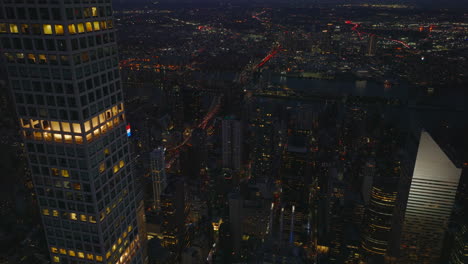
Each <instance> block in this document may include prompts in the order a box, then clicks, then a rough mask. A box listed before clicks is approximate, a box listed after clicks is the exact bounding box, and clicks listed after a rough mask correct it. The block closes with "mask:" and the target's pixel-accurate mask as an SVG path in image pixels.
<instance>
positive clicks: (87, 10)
mask: <svg viewBox="0 0 468 264" xmlns="http://www.w3.org/2000/svg"><path fill="white" fill-rule="evenodd" d="M83 16H84V17H85V18H88V17H90V9H89V8H88V7H86V8H84V9H83Z"/></svg>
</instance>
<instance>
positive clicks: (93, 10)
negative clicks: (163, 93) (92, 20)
mask: <svg viewBox="0 0 468 264" xmlns="http://www.w3.org/2000/svg"><path fill="white" fill-rule="evenodd" d="M91 14H92V15H93V17H96V16H98V9H97V7H94V6H93V7H91Z"/></svg>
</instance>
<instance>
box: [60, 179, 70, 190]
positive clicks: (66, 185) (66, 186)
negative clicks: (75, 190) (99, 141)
mask: <svg viewBox="0 0 468 264" xmlns="http://www.w3.org/2000/svg"><path fill="white" fill-rule="evenodd" d="M57 187H60V186H57ZM63 187H64V188H66V189H70V182H69V181H64V182H63Z"/></svg>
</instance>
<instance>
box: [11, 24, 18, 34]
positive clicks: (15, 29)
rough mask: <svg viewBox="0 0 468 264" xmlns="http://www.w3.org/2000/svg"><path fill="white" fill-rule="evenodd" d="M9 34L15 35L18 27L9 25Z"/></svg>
mask: <svg viewBox="0 0 468 264" xmlns="http://www.w3.org/2000/svg"><path fill="white" fill-rule="evenodd" d="M10 32H11V33H15V34H17V33H19V31H18V25H16V24H10Z"/></svg>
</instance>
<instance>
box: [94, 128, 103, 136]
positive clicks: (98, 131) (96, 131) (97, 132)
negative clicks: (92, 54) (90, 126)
mask: <svg viewBox="0 0 468 264" xmlns="http://www.w3.org/2000/svg"><path fill="white" fill-rule="evenodd" d="M93 134H94V136H95V137H97V136H99V134H101V132H100V130H99V128H97V129H96V130H94V132H93Z"/></svg>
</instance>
